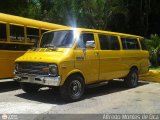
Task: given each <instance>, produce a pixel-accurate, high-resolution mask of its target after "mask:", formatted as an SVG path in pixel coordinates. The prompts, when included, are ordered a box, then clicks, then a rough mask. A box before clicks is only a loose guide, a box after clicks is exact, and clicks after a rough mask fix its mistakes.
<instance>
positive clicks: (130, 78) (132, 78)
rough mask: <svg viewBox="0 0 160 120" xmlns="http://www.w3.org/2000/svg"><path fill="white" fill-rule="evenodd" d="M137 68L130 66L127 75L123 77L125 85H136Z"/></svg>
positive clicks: (137, 77)
mask: <svg viewBox="0 0 160 120" xmlns="http://www.w3.org/2000/svg"><path fill="white" fill-rule="evenodd" d="M138 79H139V76H138V70H137V69H135V68H132V69H131V70H130V72H129V74H128V75H127V77H126V78H125V79H124V82H125V85H126V87H129V88H134V87H137V86H138Z"/></svg>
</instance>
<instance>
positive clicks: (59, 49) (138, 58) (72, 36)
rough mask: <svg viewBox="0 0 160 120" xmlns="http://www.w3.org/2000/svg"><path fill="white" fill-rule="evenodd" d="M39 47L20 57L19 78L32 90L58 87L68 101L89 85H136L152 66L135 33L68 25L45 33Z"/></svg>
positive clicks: (75, 97) (26, 89)
mask: <svg viewBox="0 0 160 120" xmlns="http://www.w3.org/2000/svg"><path fill="white" fill-rule="evenodd" d="M37 46H38V47H37V48H35V49H31V50H28V52H26V53H25V54H24V55H23V56H21V57H19V58H18V59H17V60H16V64H15V79H16V80H17V81H19V82H20V84H21V88H22V89H23V90H24V91H25V92H28V93H31V92H37V91H38V90H39V89H40V88H41V87H44V86H45V87H46V86H47V87H53V88H54V87H58V88H59V91H60V94H61V96H62V98H63V99H64V100H67V101H77V100H79V99H80V98H81V97H82V95H83V93H84V90H85V86H86V85H92V84H95V83H101V82H104V81H105V82H106V81H109V80H113V79H119V78H120V79H124V83H125V84H126V85H127V86H128V87H131V88H132V87H136V86H137V84H138V76H139V74H144V73H146V72H148V68H149V53H148V51H147V50H146V48H145V45H144V41H143V37H140V36H135V35H129V34H122V33H115V32H108V31H100V30H92V29H84V28H67V29H62V30H54V31H50V32H46V33H44V34H43V36H42V38H41V40H40V41H39V43H38V45H37Z"/></svg>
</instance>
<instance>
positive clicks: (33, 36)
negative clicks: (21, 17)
mask: <svg viewBox="0 0 160 120" xmlns="http://www.w3.org/2000/svg"><path fill="white" fill-rule="evenodd" d="M27 40H28V42H36V41H37V40H39V29H37V28H31V27H27Z"/></svg>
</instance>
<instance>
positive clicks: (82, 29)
mask: <svg viewBox="0 0 160 120" xmlns="http://www.w3.org/2000/svg"><path fill="white" fill-rule="evenodd" d="M57 30H78V31H84V32H96V33H105V34H111V35H120V36H124V37H125V36H127V37H136V38H143V37H142V36H137V35H131V34H126V33H118V32H111V31H104V30H96V29H88V28H64V29H57ZM57 30H53V31H57Z"/></svg>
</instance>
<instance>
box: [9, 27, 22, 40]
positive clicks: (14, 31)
mask: <svg viewBox="0 0 160 120" xmlns="http://www.w3.org/2000/svg"><path fill="white" fill-rule="evenodd" d="M10 39H11V41H24V26H17V25H10Z"/></svg>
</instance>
